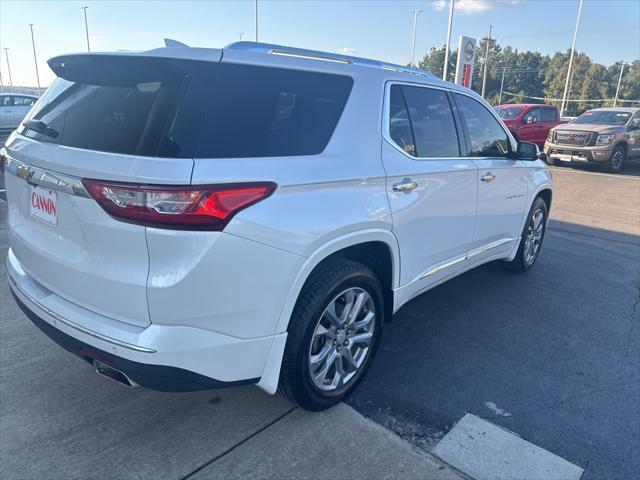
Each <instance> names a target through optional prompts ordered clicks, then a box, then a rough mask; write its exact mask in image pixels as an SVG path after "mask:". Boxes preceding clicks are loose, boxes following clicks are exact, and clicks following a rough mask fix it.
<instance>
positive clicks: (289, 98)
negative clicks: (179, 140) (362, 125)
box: [196, 63, 356, 158]
mask: <svg viewBox="0 0 640 480" xmlns="http://www.w3.org/2000/svg"><path fill="white" fill-rule="evenodd" d="M216 70H217V72H216V75H215V78H214V79H213V85H212V86H211V95H212V100H211V102H210V103H209V105H208V106H207V112H206V115H205V119H204V122H203V124H202V128H201V130H200V132H201V133H200V138H199V140H198V145H197V147H196V156H197V157H198V158H240V157H281V156H297V155H316V154H319V153H322V151H323V150H324V149H325V147H326V146H327V144H328V143H329V140H330V138H331V136H332V135H333V132H334V130H335V128H336V126H337V124H338V120H339V119H340V116H341V115H342V111H343V110H344V107H345V105H346V103H347V99H348V98H349V94H350V93H351V87H352V85H353V79H352V78H351V77H348V76H344V75H335V74H328V73H320V72H306V71H303V70H289V69H283V68H270V67H259V66H252V65H237V64H231V63H227V64H225V63H221V64H219V65H217V66H216ZM354 141H356V140H355V139H354Z"/></svg>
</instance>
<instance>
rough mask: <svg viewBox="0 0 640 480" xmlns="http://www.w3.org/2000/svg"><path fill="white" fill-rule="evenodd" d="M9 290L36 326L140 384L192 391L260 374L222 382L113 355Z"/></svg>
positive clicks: (250, 381) (253, 380) (73, 350)
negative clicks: (50, 320)
mask: <svg viewBox="0 0 640 480" xmlns="http://www.w3.org/2000/svg"><path fill="white" fill-rule="evenodd" d="M12 293H13V298H14V299H15V301H16V303H17V304H18V306H19V307H20V309H21V310H22V311H23V312H24V314H25V315H26V316H27V317H29V319H30V320H31V321H32V322H33V323H34V324H35V326H36V327H38V328H39V329H40V330H42V332H44V333H45V334H46V335H47V336H48V337H49V338H50V339H51V340H53V341H54V342H56V343H57V344H58V345H60V346H61V347H62V348H64V349H65V350H67V351H68V352H71V353H73V354H74V355H77V356H78V357H80V358H82V359H83V360H85V361H87V362H88V363H90V364H93V361H94V360H98V361H99V362H102V363H104V364H107V365H109V366H110V367H113V368H115V369H116V370H119V371H120V372H122V373H124V374H125V375H126V376H127V377H129V378H130V379H131V380H133V381H134V382H135V383H137V384H138V385H140V386H142V387H145V388H149V389H152V390H159V391H162V392H192V391H196V390H209V389H214V388H225V387H233V386H237V385H246V384H254V383H258V381H259V380H260V379H259V378H249V379H246V380H237V381H232V382H223V381H220V380H216V379H213V378H209V377H205V376H204V375H200V374H197V373H195V372H191V371H189V370H184V369H182V368H177V367H172V366H168V365H152V364H145V363H140V362H134V361H131V360H128V359H126V358H123V357H119V356H117V355H112V354H110V353H108V352H105V351H103V350H100V349H98V348H96V347H94V346H92V345H89V344H88V343H84V342H82V341H80V340H78V339H77V338H74V337H72V336H71V335H67V334H66V333H64V332H62V331H61V330H58V329H57V328H56V327H54V326H52V325H51V324H49V323H47V322H46V321H44V320H43V319H42V318H41V317H40V316H38V315H37V314H36V313H35V312H34V311H33V310H31V309H30V308H29V307H27V305H25V304H24V302H22V301H21V300H20V298H19V297H18V296H17V295H16V293H15V292H12Z"/></svg>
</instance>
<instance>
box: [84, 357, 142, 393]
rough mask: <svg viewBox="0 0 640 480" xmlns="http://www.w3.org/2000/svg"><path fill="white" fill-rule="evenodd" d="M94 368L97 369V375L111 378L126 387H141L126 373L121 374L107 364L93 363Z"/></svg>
mask: <svg viewBox="0 0 640 480" xmlns="http://www.w3.org/2000/svg"><path fill="white" fill-rule="evenodd" d="M93 366H94V367H96V373H97V374H99V375H102V376H104V377H107V378H110V379H111V380H114V381H116V382H118V383H120V384H122V385H124V386H126V387H129V388H135V387H138V386H139V385H138V384H137V383H136V382H134V381H133V380H131V379H130V378H129V377H128V376H127V374H126V373H123V372H121V371H120V370H117V369H115V368H113V367H111V366H109V365H107V364H105V363H102V362H100V361H98V360H94V361H93Z"/></svg>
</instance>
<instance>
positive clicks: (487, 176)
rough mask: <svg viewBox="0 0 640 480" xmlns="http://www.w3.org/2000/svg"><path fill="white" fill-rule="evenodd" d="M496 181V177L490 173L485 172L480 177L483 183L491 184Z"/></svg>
mask: <svg viewBox="0 0 640 480" xmlns="http://www.w3.org/2000/svg"><path fill="white" fill-rule="evenodd" d="M495 179H496V176H495V175H494V174H493V173H491V172H487V173H485V174H484V175H482V176H481V177H480V180H482V181H483V182H487V183H488V182H493V181H494V180H495Z"/></svg>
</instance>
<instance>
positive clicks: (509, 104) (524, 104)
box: [496, 103, 556, 108]
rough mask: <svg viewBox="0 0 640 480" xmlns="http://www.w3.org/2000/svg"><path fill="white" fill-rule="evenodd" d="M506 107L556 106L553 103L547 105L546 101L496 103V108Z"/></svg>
mask: <svg viewBox="0 0 640 480" xmlns="http://www.w3.org/2000/svg"><path fill="white" fill-rule="evenodd" d="M507 107H517V108H529V107H553V108H556V106H555V105H547V104H546V103H503V104H502V105H496V108H507Z"/></svg>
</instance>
